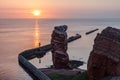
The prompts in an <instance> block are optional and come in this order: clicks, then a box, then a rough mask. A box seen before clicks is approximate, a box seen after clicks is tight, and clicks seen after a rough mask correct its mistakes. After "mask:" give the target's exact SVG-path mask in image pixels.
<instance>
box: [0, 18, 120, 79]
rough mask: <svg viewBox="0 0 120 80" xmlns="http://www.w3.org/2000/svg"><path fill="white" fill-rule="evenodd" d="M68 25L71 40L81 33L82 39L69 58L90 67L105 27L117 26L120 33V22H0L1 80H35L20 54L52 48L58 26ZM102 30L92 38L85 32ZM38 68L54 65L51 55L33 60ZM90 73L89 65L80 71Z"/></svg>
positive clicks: (69, 51)
mask: <svg viewBox="0 0 120 80" xmlns="http://www.w3.org/2000/svg"><path fill="white" fill-rule="evenodd" d="M61 24H66V25H68V30H67V32H68V36H72V35H75V34H76V33H79V34H81V35H82V38H81V39H78V40H76V41H74V42H72V43H69V46H68V54H69V57H70V59H74V60H82V61H85V62H86V63H87V60H88V57H89V54H90V52H91V51H92V46H93V43H94V38H95V37H96V35H97V33H100V32H101V31H102V30H103V29H104V28H105V27H107V26H113V27H116V28H119V29H120V19H39V20H35V19H0V45H1V46H0V80H32V78H31V77H30V76H29V75H28V74H27V73H26V72H25V71H24V70H23V69H22V68H21V67H20V66H19V64H18V54H19V53H20V52H22V51H24V50H26V49H31V48H35V47H38V46H39V43H41V46H43V45H46V44H49V43H50V39H51V33H52V30H53V29H54V26H56V25H61ZM95 28H99V29H100V30H99V31H96V32H94V33H92V34H90V35H87V36H86V35H85V32H87V31H89V30H92V29H95ZM30 62H32V63H33V64H34V65H35V66H36V67H38V68H43V67H48V66H49V65H51V64H52V59H51V52H48V53H47V55H46V56H45V57H44V58H42V59H41V63H40V64H39V60H38V59H37V58H35V59H33V60H31V61H30ZM80 68H82V69H87V65H86V64H85V65H83V66H82V67H80Z"/></svg>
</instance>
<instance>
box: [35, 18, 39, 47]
mask: <svg viewBox="0 0 120 80" xmlns="http://www.w3.org/2000/svg"><path fill="white" fill-rule="evenodd" d="M39 46H40V27H39V24H38V20H36V21H35V26H34V47H39Z"/></svg>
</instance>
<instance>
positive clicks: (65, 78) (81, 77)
mask: <svg viewBox="0 0 120 80" xmlns="http://www.w3.org/2000/svg"><path fill="white" fill-rule="evenodd" d="M48 77H50V78H51V79H52V80H88V76H87V73H86V72H82V73H79V74H77V75H72V76H70V75H61V74H50V75H48Z"/></svg>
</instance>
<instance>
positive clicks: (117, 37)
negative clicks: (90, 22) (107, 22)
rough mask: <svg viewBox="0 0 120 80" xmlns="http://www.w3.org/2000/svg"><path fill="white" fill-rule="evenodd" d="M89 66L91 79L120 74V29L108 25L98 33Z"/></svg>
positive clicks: (95, 79)
mask: <svg viewBox="0 0 120 80" xmlns="http://www.w3.org/2000/svg"><path fill="white" fill-rule="evenodd" d="M87 68H88V71H87V72H88V76H89V79H90V80H100V79H101V78H103V77H105V76H120V29H115V28H112V27H107V28H106V29H104V30H103V31H102V33H101V34H97V37H96V38H95V41H94V46H93V50H92V52H91V53H90V57H89V60H88V65H87Z"/></svg>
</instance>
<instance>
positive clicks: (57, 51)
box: [51, 25, 70, 69]
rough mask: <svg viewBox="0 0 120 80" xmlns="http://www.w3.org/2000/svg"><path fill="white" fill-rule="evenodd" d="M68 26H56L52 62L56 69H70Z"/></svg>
mask: <svg viewBox="0 0 120 80" xmlns="http://www.w3.org/2000/svg"><path fill="white" fill-rule="evenodd" d="M66 30H67V26H66V25H63V26H56V27H55V28H54V31H53V33H52V39H51V45H52V60H53V67H54V68H56V69H69V68H70V65H69V56H68V54H67V33H66Z"/></svg>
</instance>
